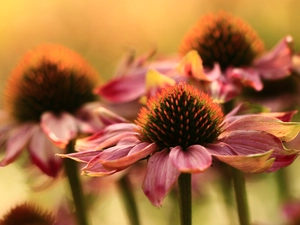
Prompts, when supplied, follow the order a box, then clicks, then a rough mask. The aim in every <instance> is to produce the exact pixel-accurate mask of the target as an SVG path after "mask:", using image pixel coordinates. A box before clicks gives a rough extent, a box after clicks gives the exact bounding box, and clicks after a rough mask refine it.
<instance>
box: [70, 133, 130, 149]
mask: <svg viewBox="0 0 300 225" xmlns="http://www.w3.org/2000/svg"><path fill="white" fill-rule="evenodd" d="M97 134H98V133H97ZM132 136H135V133H133V132H124V133H117V134H109V133H108V134H104V135H101V136H100V137H99V138H97V136H96V134H95V135H93V136H92V137H91V138H90V139H89V140H88V139H79V140H77V141H76V145H75V149H76V150H80V151H86V150H101V149H104V148H108V147H111V146H113V145H116V144H117V143H118V142H119V141H121V140H122V139H124V138H126V137H132Z"/></svg>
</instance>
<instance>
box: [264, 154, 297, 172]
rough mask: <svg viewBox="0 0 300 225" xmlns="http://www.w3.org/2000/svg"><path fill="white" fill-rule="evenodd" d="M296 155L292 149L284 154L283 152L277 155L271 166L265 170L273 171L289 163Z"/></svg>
mask: <svg viewBox="0 0 300 225" xmlns="http://www.w3.org/2000/svg"><path fill="white" fill-rule="evenodd" d="M298 156H299V153H295V152H294V151H291V152H290V153H288V154H286V155H284V154H281V155H277V156H276V158H275V161H274V163H273V166H272V167H271V168H269V169H268V170H267V172H275V171H277V170H279V169H281V168H284V167H287V166H289V165H291V164H292V163H293V162H294V161H295V159H296V158H297V157H298Z"/></svg>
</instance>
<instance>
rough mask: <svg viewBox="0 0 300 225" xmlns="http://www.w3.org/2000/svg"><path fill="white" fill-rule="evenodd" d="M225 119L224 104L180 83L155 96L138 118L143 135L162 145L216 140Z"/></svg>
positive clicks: (201, 143)
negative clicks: (222, 108) (222, 109)
mask: <svg viewBox="0 0 300 225" xmlns="http://www.w3.org/2000/svg"><path fill="white" fill-rule="evenodd" d="M222 121H223V113H222V111H221V108H220V107H219V106H218V105H217V104H215V103H213V102H212V99H211V98H210V97H209V96H208V95H207V94H205V93H204V92H200V91H198V90H197V89H195V88H193V87H191V86H190V85H182V84H181V85H176V86H175V87H172V88H168V89H165V90H164V91H163V92H162V93H161V94H158V96H157V97H156V98H151V99H150V100H149V101H148V103H147V107H144V108H142V109H141V112H140V114H139V116H138V119H137V124H138V125H139V126H140V129H139V133H140V135H139V139H140V140H141V141H143V142H149V143H151V142H154V143H156V144H157V145H158V146H159V147H161V148H162V149H163V148H170V147H175V146H181V147H182V148H183V149H185V148H188V147H189V146H191V145H194V144H200V145H203V144H207V143H213V142H214V141H215V139H216V138H217V137H218V136H219V134H220V130H221V126H220V124H221V123H222Z"/></svg>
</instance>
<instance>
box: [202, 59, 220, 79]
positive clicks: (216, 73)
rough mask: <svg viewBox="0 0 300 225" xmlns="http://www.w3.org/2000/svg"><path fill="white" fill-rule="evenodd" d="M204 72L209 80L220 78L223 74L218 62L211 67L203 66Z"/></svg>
mask: <svg viewBox="0 0 300 225" xmlns="http://www.w3.org/2000/svg"><path fill="white" fill-rule="evenodd" d="M204 73H205V74H206V76H207V77H209V80H210V81H214V80H217V79H220V78H221V76H222V75H223V74H222V71H221V68H220V65H219V63H215V64H214V67H213V68H212V69H209V70H208V69H207V68H204Z"/></svg>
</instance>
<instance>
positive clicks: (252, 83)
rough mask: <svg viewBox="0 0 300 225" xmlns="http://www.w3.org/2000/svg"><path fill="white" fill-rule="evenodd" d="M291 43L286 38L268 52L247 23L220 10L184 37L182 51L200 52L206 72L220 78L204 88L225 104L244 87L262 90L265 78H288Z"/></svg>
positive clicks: (182, 52)
mask: <svg viewBox="0 0 300 225" xmlns="http://www.w3.org/2000/svg"><path fill="white" fill-rule="evenodd" d="M291 42H292V38H291V37H290V36H287V37H286V38H284V39H283V40H282V41H280V43H279V44H278V45H277V46H275V47H274V48H273V49H272V50H271V51H269V52H265V49H264V44H263V42H262V41H261V40H260V38H259V37H258V35H257V33H256V32H255V31H254V30H253V29H252V28H251V27H250V26H249V25H248V24H247V23H245V22H244V21H243V20H241V19H240V18H238V17H235V16H233V15H231V14H229V13H226V12H222V11H221V12H218V13H210V14H207V15H204V16H203V17H202V18H200V19H199V21H198V22H197V23H196V24H195V25H194V26H193V27H192V28H191V29H190V31H189V32H188V33H187V34H186V35H185V37H184V38H183V41H182V42H181V44H180V48H179V52H180V54H181V55H186V54H187V53H188V52H190V51H191V50H194V51H197V53H198V54H199V55H200V57H201V58H202V61H203V66H204V69H205V71H206V73H208V74H210V73H213V74H214V75H217V76H215V77H216V79H214V80H211V82H209V83H207V84H206V86H205V88H204V89H205V90H206V92H208V93H209V94H210V95H211V96H213V97H214V98H216V99H218V100H219V101H222V102H224V101H228V100H230V99H232V98H233V97H235V96H237V95H238V94H240V92H241V91H242V88H243V87H244V86H249V87H251V88H254V89H255V90H256V91H260V90H262V89H263V82H262V79H266V80H278V79H282V78H285V77H287V76H289V75H290V71H291V68H292V51H291ZM195 78H196V77H195Z"/></svg>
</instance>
